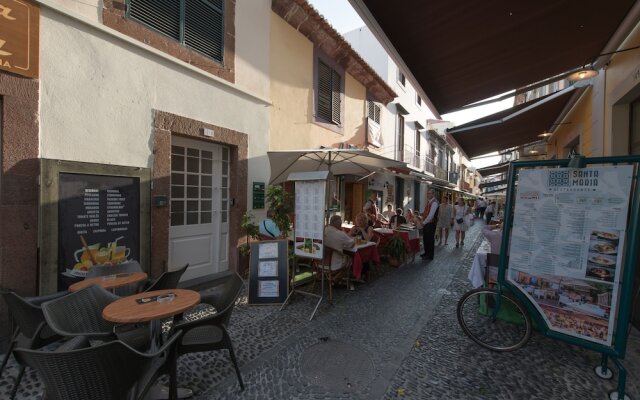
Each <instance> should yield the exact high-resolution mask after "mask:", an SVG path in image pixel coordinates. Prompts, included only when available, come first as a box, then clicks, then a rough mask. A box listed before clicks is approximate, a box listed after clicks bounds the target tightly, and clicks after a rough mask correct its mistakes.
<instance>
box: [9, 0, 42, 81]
mask: <svg viewBox="0 0 640 400" xmlns="http://www.w3.org/2000/svg"><path fill="white" fill-rule="evenodd" d="M39 24H40V8H38V6H37V5H35V4H32V3H30V2H28V1H26V0H0V69H2V70H5V71H9V72H13V73H14V74H19V75H23V76H26V77H29V78H37V77H38V54H39V50H38V47H39V37H40V33H39V32H40V26H39Z"/></svg>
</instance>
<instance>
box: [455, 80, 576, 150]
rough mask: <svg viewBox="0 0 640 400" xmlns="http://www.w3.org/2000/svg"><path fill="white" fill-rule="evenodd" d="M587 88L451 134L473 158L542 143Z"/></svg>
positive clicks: (523, 106) (573, 89)
mask: <svg viewBox="0 0 640 400" xmlns="http://www.w3.org/2000/svg"><path fill="white" fill-rule="evenodd" d="M584 90H585V87H578V86H577V85H574V86H571V87H569V88H567V89H565V90H562V91H559V92H556V93H554V94H552V95H549V96H546V97H543V98H540V99H537V100H535V101H532V102H529V103H524V104H520V105H518V106H516V107H513V108H511V109H508V110H505V111H501V112H499V113H496V114H492V115H490V116H488V117H484V118H481V119H479V120H476V121H472V122H470V123H468V124H464V125H460V126H458V127H456V128H454V129H451V130H449V131H448V132H449V133H450V134H451V135H452V136H453V138H454V139H455V140H456V142H458V144H459V145H460V147H461V148H462V150H463V151H464V152H465V153H466V154H467V156H468V157H469V158H474V157H477V156H480V155H483V154H487V153H491V152H493V151H500V150H504V149H509V148H512V147H516V146H519V145H523V144H526V143H531V142H534V141H536V140H540V138H539V136H538V135H540V134H541V133H543V132H544V131H547V130H549V129H550V128H551V126H552V125H553V124H554V122H555V121H556V120H557V118H558V117H559V116H560V115H561V114H562V113H563V111H564V110H565V108H569V107H571V106H572V105H573V104H574V103H575V101H577V99H578V98H579V97H580V95H581V94H582V93H583V92H584Z"/></svg>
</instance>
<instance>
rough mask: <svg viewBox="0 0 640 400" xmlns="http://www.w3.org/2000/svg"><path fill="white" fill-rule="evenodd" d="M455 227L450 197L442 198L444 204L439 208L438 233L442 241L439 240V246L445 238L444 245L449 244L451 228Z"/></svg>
mask: <svg viewBox="0 0 640 400" xmlns="http://www.w3.org/2000/svg"><path fill="white" fill-rule="evenodd" d="M451 225H453V207H452V206H451V204H449V197H448V196H443V197H442V204H440V207H439V208H438V225H437V226H436V231H437V232H438V236H439V237H440V239H439V240H438V246H440V245H441V244H442V238H444V245H445V246H446V245H447V244H449V243H448V242H449V226H451Z"/></svg>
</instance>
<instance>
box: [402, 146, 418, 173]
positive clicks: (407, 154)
mask: <svg viewBox="0 0 640 400" xmlns="http://www.w3.org/2000/svg"><path fill="white" fill-rule="evenodd" d="M402 161H404V162H406V163H407V164H409V165H411V166H412V167H415V168H418V169H422V165H421V163H420V161H421V160H420V152H419V151H417V150H415V149H414V148H413V147H411V146H407V145H405V146H404V159H403V160H402Z"/></svg>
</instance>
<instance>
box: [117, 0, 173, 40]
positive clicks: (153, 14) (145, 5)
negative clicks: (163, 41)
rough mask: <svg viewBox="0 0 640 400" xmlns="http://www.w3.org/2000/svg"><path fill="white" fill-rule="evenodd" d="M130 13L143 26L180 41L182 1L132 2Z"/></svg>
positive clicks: (150, 0) (143, 0)
mask: <svg viewBox="0 0 640 400" xmlns="http://www.w3.org/2000/svg"><path fill="white" fill-rule="evenodd" d="M128 12H129V15H130V16H131V17H132V18H135V19H137V20H138V21H140V22H142V23H143V24H145V25H148V26H150V27H151V28H153V29H156V30H158V31H160V32H161V33H164V34H165V35H167V36H169V37H171V38H173V39H175V40H180V0H130V2H129V10H128Z"/></svg>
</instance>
